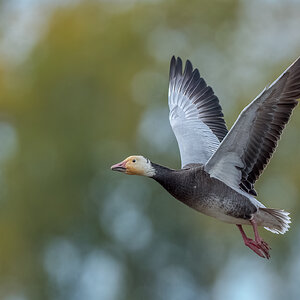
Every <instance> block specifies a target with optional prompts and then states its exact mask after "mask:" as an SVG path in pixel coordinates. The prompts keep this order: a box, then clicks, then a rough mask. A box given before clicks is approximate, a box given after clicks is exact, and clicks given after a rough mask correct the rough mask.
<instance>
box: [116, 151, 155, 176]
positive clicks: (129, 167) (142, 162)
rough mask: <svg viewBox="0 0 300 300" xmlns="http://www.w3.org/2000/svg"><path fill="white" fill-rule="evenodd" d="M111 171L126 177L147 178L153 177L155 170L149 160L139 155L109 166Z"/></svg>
mask: <svg viewBox="0 0 300 300" xmlns="http://www.w3.org/2000/svg"><path fill="white" fill-rule="evenodd" d="M111 169H112V170H113V171H119V172H122V173H125V174H128V175H142V176H147V177H153V176H154V175H155V169H154V168H153V166H152V164H151V162H150V160H149V159H148V158H145V157H144V156H141V155H133V156H129V157H127V158H126V159H124V160H123V161H122V162H120V163H118V164H115V165H113V166H111Z"/></svg>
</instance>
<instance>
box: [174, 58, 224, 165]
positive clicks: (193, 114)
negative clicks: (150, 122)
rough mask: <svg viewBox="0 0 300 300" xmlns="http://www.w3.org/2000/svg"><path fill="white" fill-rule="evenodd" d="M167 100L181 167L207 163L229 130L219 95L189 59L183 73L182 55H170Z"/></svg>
mask: <svg viewBox="0 0 300 300" xmlns="http://www.w3.org/2000/svg"><path fill="white" fill-rule="evenodd" d="M168 103H169V109H170V114H169V119H170V124H171V126H172V129H173V131H174V134H175V136H176V139H177V142H178V145H179V150H180V155H181V165H182V167H183V166H185V165H187V164H190V163H202V164H204V163H205V162H206V161H207V160H208V159H209V158H210V157H211V155H212V154H213V153H214V152H215V150H216V149H217V148H218V146H219V143H220V141H221V140H222V139H223V138H224V136H225V135H226V134H227V128H226V124H225V121H224V118H223V113H222V109H221V106H220V104H219V100H218V98H217V97H216V96H215V95H214V92H213V90H212V88H211V87H209V86H207V85H206V82H205V80H204V79H203V78H202V77H201V76H200V74H199V71H198V70H197V69H193V66H192V64H191V62H190V61H189V60H187V62H186V64H185V68H184V71H183V73H182V61H181V59H180V58H179V57H178V58H177V59H175V57H174V56H173V57H172V59H171V64H170V82H169V100H168Z"/></svg>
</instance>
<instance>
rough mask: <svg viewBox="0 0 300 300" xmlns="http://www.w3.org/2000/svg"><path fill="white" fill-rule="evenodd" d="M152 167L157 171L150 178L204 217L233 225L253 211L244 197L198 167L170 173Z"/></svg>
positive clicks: (247, 218)
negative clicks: (204, 215) (210, 217)
mask: <svg viewBox="0 0 300 300" xmlns="http://www.w3.org/2000/svg"><path fill="white" fill-rule="evenodd" d="M154 167H155V169H156V170H157V169H159V172H157V174H159V175H155V176H154V177H153V178H154V179H155V180H156V181H157V182H159V183H160V184H161V185H162V186H163V187H164V188H165V189H166V190H167V191H168V192H169V193H170V194H171V195H172V196H173V197H175V198H176V199H177V200H179V201H181V202H183V203H184V204H186V205H188V206H189V207H191V208H194V209H195V210H197V211H200V212H202V213H204V214H206V215H209V216H212V217H215V218H217V219H220V220H222V221H225V222H228V223H237V222H238V220H237V219H242V220H244V221H246V220H249V219H250V218H251V217H252V214H254V213H255V212H256V211H257V207H256V206H255V205H254V204H253V203H252V202H251V200H250V199H249V198H248V197H246V196H244V195H243V194H241V193H239V192H237V191H235V190H234V189H232V188H230V187H229V186H227V185H226V184H225V183H223V182H222V181H220V180H218V179H216V178H213V177H210V175H209V174H208V173H207V172H205V171H204V167H203V165H201V164H193V165H189V166H188V167H186V168H184V169H181V170H170V169H168V168H165V167H161V166H158V165H156V164H154ZM157 171H158V170H157ZM242 223H244V222H242Z"/></svg>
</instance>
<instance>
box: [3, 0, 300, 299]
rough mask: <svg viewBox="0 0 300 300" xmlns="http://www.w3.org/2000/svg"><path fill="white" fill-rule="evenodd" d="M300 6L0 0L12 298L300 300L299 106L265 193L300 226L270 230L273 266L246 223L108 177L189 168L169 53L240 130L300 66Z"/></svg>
mask: <svg viewBox="0 0 300 300" xmlns="http://www.w3.org/2000/svg"><path fill="white" fill-rule="evenodd" d="M299 10H300V1H296V0H293V1H292V0H286V1H283V0H282V1H280V0H276V1H271V0H254V1H247V0H228V1H225V0H218V1H210V0H202V1H199V0H190V1H184V0H169V1H168V0H143V1H139V0H113V1H109V0H106V1H105V0H102V1H96V0H94V1H92V0H91V1H79V0H77V1H75V0H74V1H72V0H52V1H51V0H7V1H4V0H2V1H0V299H1V300H31V299H33V300H35V299H43V300H47V299H51V300H54V299H55V300H69V299H70V300H85V299H87V300H115V299H116V300H119V299H120V300H125V299H126V300H127V299H128V300H140V299H145V300H148V299H149V300H156V299H157V300H194V299H195V300H198V299H199V300H201V299H209V300H210V299H212V300H223V299H232V300H241V299H242V300H244V299H245V300H248V299H249V300H250V299H254V298H255V299H264V300H268V299H272V300H274V299H275V300H277V299H278V300H279V299H299V295H300V201H299V195H300V164H299V162H300V138H299V137H300V134H299V129H300V111H299V108H296V110H295V112H294V115H293V117H292V120H291V122H290V123H289V125H288V126H287V129H286V130H285V131H284V134H283V137H282V139H281V141H280V144H279V148H278V150H277V151H276V154H275V156H274V158H273V160H272V161H271V164H270V166H269V167H268V169H267V170H266V171H265V173H264V174H263V176H262V177H261V179H260V181H259V182H258V183H257V184H256V189H257V190H258V193H259V196H258V199H259V200H261V201H262V202H263V203H264V204H265V205H267V206H270V207H276V208H284V209H285V210H287V211H290V212H291V217H292V220H293V223H292V226H291V229H290V231H289V232H288V233H287V234H286V235H284V236H281V235H280V236H278V235H274V234H272V233H269V232H267V231H265V230H261V233H262V236H263V238H264V239H265V240H266V241H268V242H269V243H270V245H271V247H272V248H273V249H272V251H271V256H272V257H271V260H270V261H267V260H263V259H261V258H260V257H258V256H256V255H255V254H254V253H253V252H251V251H250V250H249V249H248V248H246V247H245V246H244V245H243V241H242V238H241V236H240V233H239V232H238V230H237V228H236V227H235V226H232V225H226V224H223V223H220V222H218V221H215V220H213V219H210V218H208V217H206V216H203V215H200V214H199V213H197V212H195V211H193V210H192V209H190V208H188V207H186V206H184V205H183V204H181V203H179V202H177V201H175V200H174V199H172V197H171V196H170V195H169V194H168V193H167V192H166V191H164V190H163V189H162V188H161V187H160V186H159V185H158V184H157V183H155V182H154V181H152V180H149V179H147V178H141V177H136V176H134V177H133V176H124V175H123V174H119V173H113V172H111V170H110V166H111V165H112V164H113V163H117V162H119V161H121V160H123V159H124V158H125V157H127V156H129V155H131V154H142V155H144V156H146V157H148V158H149V159H151V160H152V161H154V162H157V163H160V164H163V165H168V166H169V167H173V168H179V167H180V159H179V151H178V148H177V144H176V140H175V138H174V136H173V133H172V131H171V129H170V126H169V123H168V108H167V89H168V69H169V60H170V58H171V56H172V55H173V54H174V55H177V56H181V57H182V59H183V60H186V59H190V60H191V61H192V63H193V64H194V66H196V67H198V68H199V70H200V73H201V74H202V76H204V78H205V79H206V81H207V83H208V84H209V85H211V86H212V87H213V88H214V90H215V93H216V94H217V95H218V96H219V99H220V101H221V104H222V106H223V110H224V114H225V116H226V120H227V124H228V127H230V126H231V125H232V124H233V122H234V120H235V119H236V117H237V116H238V114H239V112H240V111H241V109H242V108H243V107H244V106H245V105H247V104H248V103H249V102H250V101H251V100H252V99H253V98H254V97H255V96H256V95H257V94H258V93H259V92H260V91H261V90H262V89H263V88H264V87H265V86H266V85H267V84H268V83H270V82H272V80H274V79H275V78H276V77H277V76H278V75H279V74H280V73H281V72H282V71H283V70H284V69H285V68H286V67H287V66H288V65H289V64H290V63H291V62H292V61H293V60H295V59H296V58H297V57H298V56H299V55H300V35H299V28H300V19H299ZM248 233H251V231H249V230H248ZM251 234H252V233H251Z"/></svg>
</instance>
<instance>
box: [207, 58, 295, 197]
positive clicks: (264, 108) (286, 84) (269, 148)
mask: <svg viewBox="0 0 300 300" xmlns="http://www.w3.org/2000/svg"><path fill="white" fill-rule="evenodd" d="M298 98H300V57H299V58H298V59H297V60H296V61H295V62H294V63H293V64H292V65H291V66H290V67H289V68H288V69H287V70H286V71H285V72H284V73H283V74H282V75H281V76H280V77H279V78H278V79H277V80H276V81H275V82H274V83H273V84H272V85H271V86H270V87H268V88H266V89H265V90H264V91H263V92H262V93H261V94H260V95H258V96H257V97H256V98H255V99H254V100H253V101H252V102H251V103H250V104H249V105H248V106H247V107H246V108H245V109H244V110H243V111H242V112H241V114H240V116H239V117H238V119H237V120H236V122H235V124H234V125H233V127H232V129H231V130H230V131H229V133H228V134H227V136H226V138H225V139H224V140H223V142H222V143H221V144H220V146H219V148H218V150H217V151H216V152H215V153H214V155H213V156H212V157H211V158H210V159H209V161H208V162H207V164H206V166H205V169H206V171H207V172H208V173H210V174H211V176H213V177H216V178H218V179H220V180H222V181H223V182H225V183H226V184H228V185H230V186H232V187H235V188H242V189H243V190H245V191H246V192H248V193H251V194H254V195H256V193H255V191H254V189H253V186H254V183H255V181H256V180H257V179H258V177H259V176H260V174H261V173H262V172H263V170H264V168H265V167H266V165H267V164H268V162H269V160H270V158H271V157H272V154H273V152H274V151H275V148H276V146H277V142H278V140H279V138H280V135H281V132H282V130H283V128H284V127H285V125H286V123H287V122H288V120H289V118H290V116H291V113H292V110H293V108H294V107H295V106H296V105H297V103H298V102H297V99H298Z"/></svg>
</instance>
